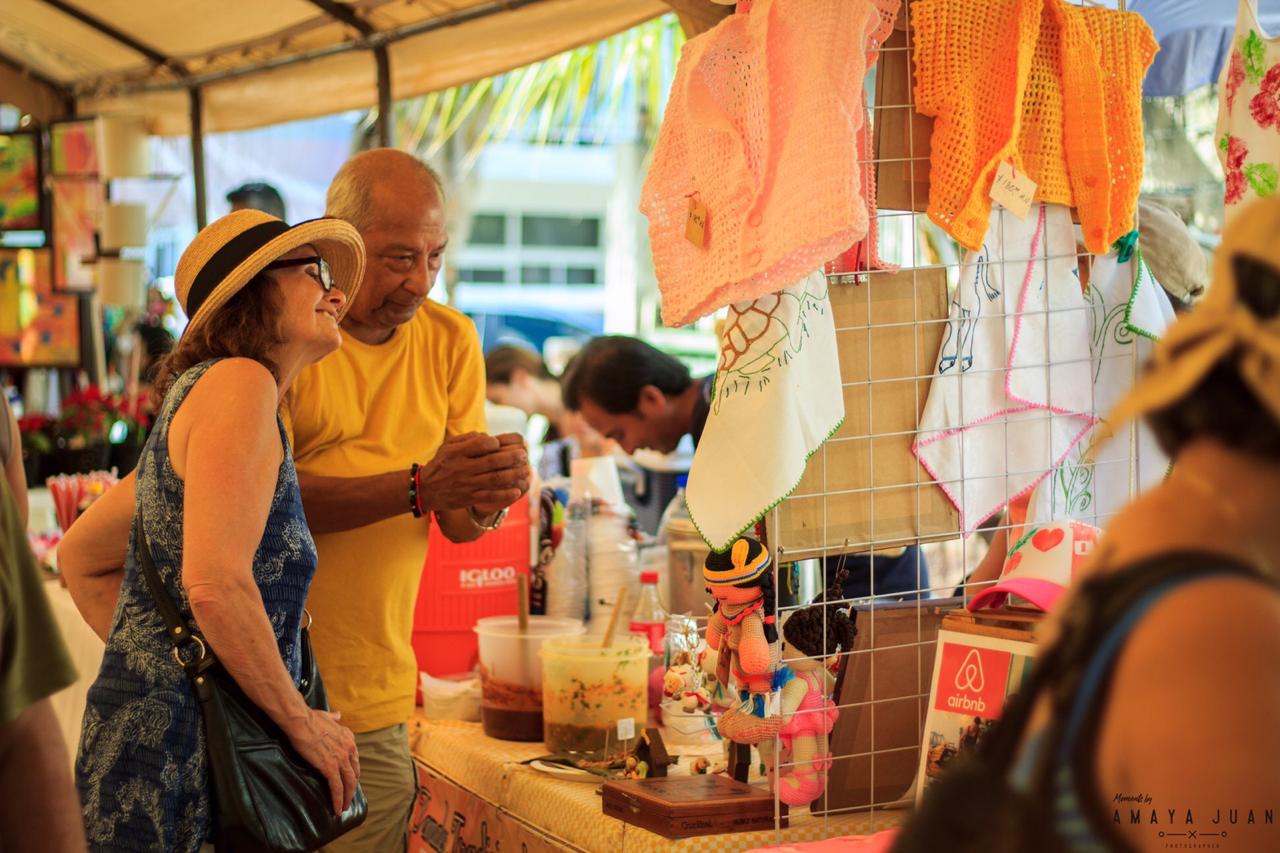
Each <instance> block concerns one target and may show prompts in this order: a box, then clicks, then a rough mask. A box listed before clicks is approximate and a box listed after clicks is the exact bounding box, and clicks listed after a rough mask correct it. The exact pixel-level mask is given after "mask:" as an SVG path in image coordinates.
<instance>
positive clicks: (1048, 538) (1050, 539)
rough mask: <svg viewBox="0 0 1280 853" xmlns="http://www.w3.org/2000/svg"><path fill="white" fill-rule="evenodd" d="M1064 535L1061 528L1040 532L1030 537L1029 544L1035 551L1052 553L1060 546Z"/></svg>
mask: <svg viewBox="0 0 1280 853" xmlns="http://www.w3.org/2000/svg"><path fill="white" fill-rule="evenodd" d="M1066 535H1067V534H1066V533H1064V532H1063V531H1062V528H1061V527H1055V528H1053V529H1052V530H1041V531H1040V532H1038V533H1036V535H1034V536H1032V537H1031V544H1032V545H1034V546H1036V550H1037V551H1041V552H1044V551H1052V550H1053V549H1054V548H1056V547H1058V546H1059V545H1060V544H1062V540H1063V539H1064V538H1065V537H1066Z"/></svg>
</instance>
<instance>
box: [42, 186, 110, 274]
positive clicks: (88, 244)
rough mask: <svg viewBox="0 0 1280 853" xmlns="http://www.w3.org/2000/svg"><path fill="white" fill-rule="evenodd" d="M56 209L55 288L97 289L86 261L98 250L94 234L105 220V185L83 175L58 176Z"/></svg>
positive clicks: (54, 193)
mask: <svg viewBox="0 0 1280 853" xmlns="http://www.w3.org/2000/svg"><path fill="white" fill-rule="evenodd" d="M50 189H51V193H50V201H51V204H52V208H53V215H52V217H51V219H52V228H51V231H52V235H51V238H52V239H51V242H52V244H53V287H54V289H55V290H77V291H88V290H92V289H93V267H91V266H90V265H89V264H88V263H86V261H88V260H91V259H92V258H93V257H94V255H95V254H96V252H97V245H96V243H95V241H94V234H95V233H96V232H97V230H98V228H99V227H100V223H101V221H102V208H103V205H104V204H105V198H104V194H103V190H102V184H100V183H98V182H97V181H86V180H84V179H82V178H71V179H63V178H56V177H55V178H54V179H53V180H52V182H51V184H50Z"/></svg>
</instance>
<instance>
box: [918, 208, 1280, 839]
mask: <svg viewBox="0 0 1280 853" xmlns="http://www.w3.org/2000/svg"><path fill="white" fill-rule="evenodd" d="M1214 263H1215V266H1214V275H1213V279H1212V285H1211V287H1210V288H1209V291H1208V294H1207V295H1206V296H1205V297H1204V298H1203V299H1202V300H1201V301H1200V302H1199V303H1198V304H1197V305H1196V307H1195V308H1193V309H1192V310H1191V311H1190V312H1189V313H1188V314H1185V315H1184V316H1183V317H1182V318H1181V319H1180V320H1178V322H1176V323H1175V324H1174V325H1172V326H1171V327H1170V328H1169V330H1168V331H1167V333H1166V334H1165V337H1164V338H1163V339H1162V340H1161V342H1160V344H1159V345H1158V346H1157V348H1156V351H1155V354H1154V356H1153V358H1152V362H1151V365H1150V367H1149V368H1148V370H1147V372H1146V374H1145V376H1144V377H1143V378H1142V379H1141V380H1140V381H1139V382H1138V384H1137V385H1136V386H1135V387H1134V389H1133V391H1132V392H1131V394H1130V396H1129V397H1128V398H1127V399H1126V400H1125V401H1124V402H1122V403H1121V405H1120V406H1119V408H1118V409H1117V410H1116V411H1115V412H1113V413H1112V414H1111V416H1110V418H1109V419H1108V421H1109V423H1110V425H1111V427H1112V428H1114V427H1116V426H1119V425H1121V424H1123V423H1124V422H1126V421H1128V420H1129V419H1130V418H1133V417H1139V416H1142V417H1145V418H1146V420H1147V422H1148V423H1149V424H1150V425H1151V427H1152V430H1153V431H1154V432H1155V434H1156V436H1157V438H1158V439H1159V441H1160V443H1161V445H1162V447H1163V448H1164V450H1165V451H1166V452H1167V453H1168V454H1169V456H1170V457H1171V458H1172V459H1173V469H1172V471H1171V473H1170V474H1169V476H1168V478H1167V479H1166V480H1165V481H1164V482H1163V483H1161V484H1160V485H1159V486H1157V487H1155V488H1153V489H1151V490H1150V491H1148V492H1146V493H1144V494H1143V495H1141V496H1140V497H1139V498H1137V499H1136V500H1135V501H1134V502H1133V503H1131V504H1130V505H1129V506H1127V507H1126V508H1125V509H1123V510H1122V511H1121V512H1120V513H1118V514H1117V515H1116V517H1115V518H1114V519H1113V520H1112V522H1111V523H1110V525H1108V527H1107V532H1106V535H1105V536H1104V537H1102V538H1101V539H1100V540H1099V544H1098V545H1097V546H1096V547H1095V549H1094V552H1093V557H1092V558H1091V562H1090V565H1089V566H1088V567H1086V569H1085V571H1084V576H1083V577H1081V578H1078V579H1077V581H1076V583H1075V584H1074V585H1073V586H1072V588H1071V589H1070V590H1069V591H1068V594H1067V597H1066V598H1065V599H1064V600H1063V601H1062V603H1061V604H1060V605H1059V607H1058V608H1057V609H1056V610H1055V612H1054V615H1053V617H1052V618H1051V619H1052V621H1051V623H1050V624H1048V625H1046V626H1045V628H1046V629H1047V630H1046V631H1045V632H1044V635H1045V637H1046V638H1047V639H1049V642H1047V643H1045V644H1044V647H1043V648H1042V649H1040V650H1039V651H1038V652H1037V657H1036V667H1035V668H1033V670H1032V675H1031V681H1030V682H1026V683H1024V684H1023V693H1024V695H1026V696H1028V697H1035V696H1040V697H1043V698H1041V699H1038V700H1035V702H1034V703H1032V700H1031V699H1028V700H1025V701H1020V702H1018V703H1013V702H1012V701H1011V702H1007V703H1006V704H1005V706H1004V710H1003V712H1002V713H1003V718H1002V720H1001V721H1000V722H999V723H998V724H997V725H996V727H995V729H994V730H993V732H992V733H991V734H988V735H986V736H984V739H983V741H982V742H981V743H980V744H979V746H978V748H977V753H978V759H979V760H978V762H976V763H974V764H972V765H970V766H968V767H967V768H966V769H965V770H964V771H963V772H961V771H960V770H959V768H957V773H959V775H958V776H956V777H953V778H954V782H953V783H952V784H950V785H949V786H948V785H947V780H946V777H945V776H944V777H942V778H940V779H939V780H938V782H937V783H936V784H937V785H938V790H937V791H935V790H933V789H931V790H930V792H929V793H928V794H926V795H925V799H924V805H923V807H922V810H921V812H920V813H919V814H918V815H917V818H916V819H915V820H914V821H913V822H912V823H910V824H908V826H907V827H906V829H905V830H904V832H903V835H902V836H900V839H899V845H900V846H899V847H897V848H895V849H900V850H927V849H939V848H938V847H937V846H936V844H934V842H936V841H937V840H938V839H940V838H949V839H952V840H953V841H954V839H956V838H957V830H958V828H959V827H961V826H967V827H969V830H968V834H967V838H966V844H967V845H968V846H964V848H963V849H966V850H968V849H992V850H993V849H1001V850H1004V849H1015V848H1016V849H1036V850H1047V849H1054V850H1057V849H1062V850H1099V849H1114V850H1129V849H1134V850H1165V849H1167V848H1168V847H1169V846H1170V845H1171V844H1186V846H1191V845H1203V846H1213V847H1221V848H1222V849H1230V850H1280V825H1278V824H1276V822H1275V811H1276V808H1277V806H1280V772H1277V769H1276V756H1277V755H1278V754H1280V726H1277V725H1276V722H1277V720H1280V670H1277V667H1276V661H1277V660H1278V659H1280V586H1278V583H1280V524H1277V519H1280V512H1278V511H1277V507H1280V196H1276V197H1273V198H1270V199H1265V200H1262V201H1259V202H1256V203H1255V204H1253V205H1252V206H1251V207H1249V208H1247V209H1246V210H1242V211H1241V212H1240V213H1239V214H1237V216H1236V218H1235V219H1233V220H1232V222H1231V224H1230V225H1229V226H1228V227H1227V230H1226V231H1225V232H1224V233H1223V237H1222V244H1221V245H1220V246H1219V248H1218V251H1217V254H1216V257H1215V261H1214ZM1055 636H1056V639H1054V637H1055ZM1033 684H1034V686H1032V685H1033ZM1046 693H1047V695H1045V694H1046ZM1051 704H1052V708H1053V711H1052V713H1051V714H1050V713H1048V712H1049V710H1050V705H1051ZM1033 712H1034V715H1033ZM1024 727H1025V728H1027V729H1030V730H1031V734H1030V735H1029V736H1028V737H1025V738H1024V737H1023V735H1022V729H1023V728H1024ZM1013 739H1016V740H1013ZM1010 742H1012V743H1013V745H1014V748H1017V747H1018V744H1021V747H1020V749H1019V750H1018V751H1019V752H1020V754H1017V757H1016V763H1015V764H1013V766H1012V772H1008V773H1006V772H1005V767H1004V764H1005V762H1007V761H1008V756H1009V755H1011V754H1013V752H1012V750H1009V751H1006V746H1005V744H1008V743H1010ZM988 744H990V745H991V746H990V749H989V750H984V747H985V746H986V745H988ZM1001 756H1004V757H1001ZM1002 781H1003V782H1004V783H1005V784H1004V785H1002V784H1001V782H1002ZM980 783H986V784H980ZM1006 785H1011V786H1012V787H1013V789H1015V790H1017V791H1019V792H1021V793H1022V794H1023V795H1024V796H1023V797H1022V798H1021V801H1018V800H1014V799H1012V798H1010V797H1009V796H1007V795H1005V794H1004V792H1003V791H1000V790H999V789H1000V788H1002V787H1005V786H1006ZM964 786H967V787H968V789H969V790H970V791H973V792H974V793H973V794H972V797H969V796H966V792H965V791H963V790H961V788H962V787H964ZM979 789H981V790H979ZM1006 790H1007V788H1006ZM931 798H932V805H931ZM978 798H985V803H986V806H985V807H984V808H981V809H979V808H973V807H972V806H974V804H975V803H976V802H977V800H978ZM1037 807H1041V808H1043V809H1044V810H1046V811H1048V814H1047V815H1043V814H1042V813H1040V812H1033V811H1032V809H1034V808H1037ZM979 812H984V813H983V814H979ZM1037 815H1039V816H1043V817H1045V818H1046V819H1045V820H1042V821H1036V820H1027V818H1035V817H1036V816H1037ZM987 818H990V820H988V819H987ZM1027 827H1037V828H1038V829H1040V830H1048V833H1049V834H1051V835H1052V836H1054V840H1053V843H1052V844H1050V843H1048V841H1047V840H1045V839H1043V838H1041V839H1038V840H1037V841H1036V843H1034V844H1029V843H1027V842H1028V841H1029V839H1028V838H1026V837H1025V835H1024V833H1025V832H1026V828H1027ZM961 832H962V833H963V831H961ZM997 841H999V843H997ZM951 846H953V847H954V848H955V849H959V847H958V845H951Z"/></svg>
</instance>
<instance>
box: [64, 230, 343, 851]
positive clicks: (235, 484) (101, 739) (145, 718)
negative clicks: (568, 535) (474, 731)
mask: <svg viewBox="0 0 1280 853" xmlns="http://www.w3.org/2000/svg"><path fill="white" fill-rule="evenodd" d="M363 268H364V249H363V246H362V244H361V242H360V237H359V235H358V234H357V233H356V231H355V229H354V228H352V227H351V226H349V225H347V224H346V223H343V222H337V221H335V220H325V219H319V220H312V221H310V222H304V223H301V224H299V225H297V226H295V227H293V228H290V227H289V226H287V225H286V224H285V223H283V222H281V221H280V220H278V219H275V218H274V217H271V216H268V215H267V214H265V213H261V212H259V211H240V212H237V213H231V214H228V215H227V216H224V217H223V218H221V219H219V220H217V221H216V222H213V223H212V224H210V225H209V226H208V227H206V228H205V229H204V230H203V231H201V232H200V233H199V234H197V235H196V237H195V239H194V240H193V241H192V243H191V245H190V246H188V247H187V249H186V251H185V252H183V255H182V258H181V260H180V261H179V262H178V271H177V276H176V280H175V284H176V288H177V292H178V299H179V301H180V302H181V303H182V307H183V311H184V312H185V313H186V314H187V316H188V317H189V318H190V323H189V324H188V325H187V328H186V330H185V331H184V332H183V334H182V337H181V338H180V339H179V341H178V343H177V346H176V347H175V348H174V350H173V351H172V352H171V353H169V354H168V355H167V356H165V357H164V359H163V360H162V361H161V362H160V365H159V371H158V376H157V378H156V381H155V395H156V396H157V398H159V399H162V400H163V403H162V404H161V406H160V411H159V415H158V417H157V419H156V423H155V428H154V429H153V430H152V432H151V435H150V437H149V438H148V440H147V443H146V446H145V447H144V449H143V452H142V457H141V459H140V461H139V464H138V469H137V471H135V472H134V473H133V474H131V475H129V476H128V477H126V478H125V479H123V480H122V481H121V482H120V483H119V484H118V485H117V486H115V487H114V488H112V489H111V490H110V491H108V492H107V494H106V495H104V496H103V497H102V498H100V499H99V500H98V501H97V502H96V503H94V504H93V506H92V507H90V508H89V510H88V511H87V512H86V513H85V514H84V516H82V517H81V518H80V519H79V520H78V521H77V522H76V523H75V524H74V525H72V527H71V529H70V530H68V531H67V535H66V537H65V538H64V539H63V540H62V543H61V545H60V546H59V549H58V555H59V565H60V567H61V569H62V572H63V574H64V576H65V577H66V580H67V588H68V590H69V591H70V592H71V595H72V598H73V599H74V600H75V603H76V606H77V607H78V608H79V609H80V613H81V614H82V615H83V616H84V618H85V621H86V622H88V623H89V625H90V627H92V628H93V630H94V631H95V632H96V633H97V634H98V636H100V637H102V638H103V640H105V641H106V644H107V648H106V652H105V654H104V656H103V661H102V668H101V670H100V671H99V673H98V678H97V680H96V681H95V682H94V684H93V686H92V687H91V688H90V690H89V697H88V705H87V707H86V709H85V716H84V728H83V732H82V734H81V739H80V750H79V755H78V757H77V759H76V779H77V784H78V785H79V788H80V795H81V799H82V800H83V803H84V817H85V827H86V830H87V832H88V836H89V841H90V843H91V845H92V847H93V849H94V850H104V851H106V850H165V851H184V853H193V851H197V850H200V849H201V848H202V846H204V845H206V844H207V843H208V842H210V841H211V833H212V829H213V827H212V814H213V809H214V807H215V806H216V804H215V803H214V802H213V801H212V794H213V791H212V788H211V784H210V777H209V772H208V764H207V757H206V753H205V749H204V736H203V734H202V729H201V711H200V707H199V704H198V702H197V699H196V696H195V692H194V691H193V689H192V686H191V682H190V680H189V679H188V677H187V674H186V672H185V671H184V670H183V668H182V667H181V666H180V665H179V664H178V661H177V660H176V655H175V647H174V645H173V643H172V642H171V641H170V639H169V636H168V632H167V631H166V628H165V623H164V621H163V619H162V618H161V615H160V612H159V610H158V609H157V605H156V601H155V599H154V598H153V597H152V594H151V591H150V589H149V588H148V586H147V583H146V578H145V576H144V575H143V573H142V571H141V569H140V564H139V560H138V557H137V554H138V553H139V551H138V550H137V549H141V548H149V549H150V553H151V556H152V559H153V560H154V562H155V565H156V570H157V573H158V575H159V580H160V582H161V583H162V584H163V585H164V587H165V590H166V591H167V592H168V594H169V595H170V597H171V598H172V599H173V600H174V602H175V603H176V604H177V605H178V607H179V609H180V610H181V611H182V615H183V617H184V618H186V619H187V620H188V621H193V622H194V623H196V624H197V625H198V626H199V629H200V632H201V633H202V634H203V637H204V642H207V643H208V645H209V648H210V650H211V651H212V652H213V653H214V655H215V656H216V657H217V659H218V661H219V662H220V663H221V664H222V666H223V667H225V669H226V671H227V672H228V673H229V674H230V675H231V676H232V677H233V678H234V679H235V681H236V683H237V684H238V685H239V686H240V687H241V689H242V690H243V691H244V693H245V695H246V696H247V697H248V698H249V699H250V700H251V701H252V702H253V703H254V704H255V705H257V706H258V707H259V708H260V709H261V710H262V711H263V712H265V713H266V714H267V715H268V716H269V717H270V718H271V719H272V720H273V721H274V722H275V723H276V724H277V725H278V726H279V727H280V728H281V729H282V730H283V731H284V733H285V735H286V736H287V737H288V738H289V741H290V743H291V744H292V745H293V746H294V748H295V749H296V750H297V751H298V753H299V754H300V755H301V756H302V757H303V758H304V759H305V760H306V761H307V762H309V763H310V764H312V765H314V766H315V767H316V768H317V769H319V770H320V771H321V772H322V773H323V774H324V775H325V777H326V778H327V779H328V780H329V786H330V789H331V793H332V796H333V808H334V812H335V813H340V812H342V811H343V810H345V809H346V807H347V806H348V805H349V804H350V802H351V798H352V796H353V795H354V792H355V788H356V783H357V779H358V777H359V774H360V765H359V761H358V758H357V755H356V747H355V740H354V738H353V736H352V733H351V731H350V730H349V729H347V728H346V727H345V726H343V725H342V724H341V723H339V722H338V718H339V715H338V714H336V713H332V714H331V713H328V712H324V711H316V710H313V709H311V708H310V707H308V705H307V704H306V702H305V700H304V699H303V696H302V693H301V692H299V686H298V685H299V679H300V677H301V660H300V652H301V649H300V643H299V639H300V633H299V632H300V629H301V626H302V617H303V604H304V602H305V601H306V598H307V592H308V589H309V587H310V584H311V580H312V576H313V574H314V572H315V569H316V548H315V543H314V542H313V541H312V538H311V534H310V533H309V532H308V530H307V520H306V517H305V516H304V515H303V507H302V500H301V496H300V494H299V489H298V478H297V474H296V473H295V470H294V463H293V455H292V453H291V452H290V445H289V442H288V441H287V438H286V434H285V430H284V425H283V423H282V422H281V420H280V417H279V414H278V410H279V407H280V401H281V399H282V397H283V396H284V395H285V394H286V393H287V392H288V390H289V388H290V387H291V386H292V384H293V383H294V381H295V380H296V378H297V376H298V374H299V373H300V372H301V371H302V370H303V369H304V368H305V367H306V366H307V365H309V364H311V363H312V362H314V361H316V360H317V359H320V358H322V357H323V356H325V355H328V354H329V353H332V352H333V351H334V350H336V349H337V348H338V347H339V346H340V345H341V343H342V337H341V335H340V334H339V332H338V324H339V322H340V320H341V318H342V315H343V313H344V312H345V309H346V307H347V306H348V305H349V304H350V302H349V299H350V298H351V297H352V296H354V295H355V294H356V293H357V291H358V290H359V287H360V282H361V280H362V271H363ZM135 514H138V515H140V517H141V519H142V526H141V533H142V535H141V537H139V538H138V540H137V541H134V540H133V537H131V535H130V531H131V530H132V529H133V525H134V518H135ZM317 621H319V620H318V619H317ZM317 660H318V662H319V665H320V667H321V670H322V671H323V669H324V666H325V664H324V659H323V658H322V657H319V656H317Z"/></svg>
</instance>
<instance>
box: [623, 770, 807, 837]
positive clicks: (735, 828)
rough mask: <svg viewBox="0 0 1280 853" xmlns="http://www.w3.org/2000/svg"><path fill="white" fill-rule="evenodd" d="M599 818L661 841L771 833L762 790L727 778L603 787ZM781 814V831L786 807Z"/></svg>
mask: <svg viewBox="0 0 1280 853" xmlns="http://www.w3.org/2000/svg"><path fill="white" fill-rule="evenodd" d="M603 794H604V796H603V799H604V813H605V814H606V815H608V816H610V817H615V818H617V819H618V820H622V821H626V822H627V823H631V824H635V825H636V826H639V827H642V828H644V829H647V830H649V831H650V832H655V833H657V834H658V835H661V836H664V837H666V838H691V837H693V836H696V835H720V834H723V833H727V832H748V831H752V830H761V829H773V828H774V800H773V795H772V794H770V793H769V791H768V789H767V788H758V787H755V786H754V785H747V784H744V783H742V782H736V781H734V780H733V779H730V778H728V777H726V776H714V775H710V776H671V777H667V778H665V779H628V780H625V781H617V782H605V783H604V790H603ZM778 808H779V809H781V812H780V815H781V817H780V818H779V820H780V821H781V823H780V826H781V827H783V828H785V827H786V826H787V825H788V822H787V807H786V806H785V805H783V804H779V805H778Z"/></svg>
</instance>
